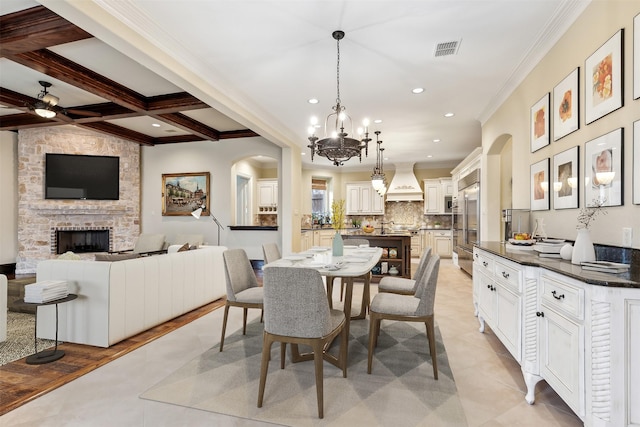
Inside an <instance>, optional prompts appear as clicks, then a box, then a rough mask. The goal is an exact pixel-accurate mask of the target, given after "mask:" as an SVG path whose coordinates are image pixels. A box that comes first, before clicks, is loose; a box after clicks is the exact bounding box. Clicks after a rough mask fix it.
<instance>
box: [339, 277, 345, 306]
mask: <svg viewBox="0 0 640 427" xmlns="http://www.w3.org/2000/svg"><path fill="white" fill-rule="evenodd" d="M343 296H344V279H340V301H342V297H343Z"/></svg>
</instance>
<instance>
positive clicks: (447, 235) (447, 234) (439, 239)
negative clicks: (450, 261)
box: [431, 230, 452, 258]
mask: <svg viewBox="0 0 640 427" xmlns="http://www.w3.org/2000/svg"><path fill="white" fill-rule="evenodd" d="M431 233H432V235H433V237H432V245H433V252H434V253H436V254H438V255H440V258H451V252H452V248H451V246H452V242H451V230H440V231H432V232H431Z"/></svg>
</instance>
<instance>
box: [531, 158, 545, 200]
mask: <svg viewBox="0 0 640 427" xmlns="http://www.w3.org/2000/svg"><path fill="white" fill-rule="evenodd" d="M548 209H549V158H546V159H544V160H541V161H539V162H538V163H534V164H532V165H531V210H532V211H544V210H548Z"/></svg>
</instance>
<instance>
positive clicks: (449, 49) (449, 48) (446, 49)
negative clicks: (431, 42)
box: [434, 40, 460, 58]
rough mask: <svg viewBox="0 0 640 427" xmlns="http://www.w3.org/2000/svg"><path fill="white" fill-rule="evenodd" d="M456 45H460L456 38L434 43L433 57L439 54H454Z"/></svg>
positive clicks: (456, 51)
mask: <svg viewBox="0 0 640 427" xmlns="http://www.w3.org/2000/svg"><path fill="white" fill-rule="evenodd" d="M458 47H460V42H459V41H458V40H456V41H452V42H444V43H438V44H437V45H436V51H435V55H434V56H435V57H436V58H437V57H439V56H449V55H455V54H457V53H458Z"/></svg>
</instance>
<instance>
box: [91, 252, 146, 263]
mask: <svg viewBox="0 0 640 427" xmlns="http://www.w3.org/2000/svg"><path fill="white" fill-rule="evenodd" d="M134 258H140V255H139V254H134V253H130V254H96V261H111V262H114V261H123V260H125V259H134Z"/></svg>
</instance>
